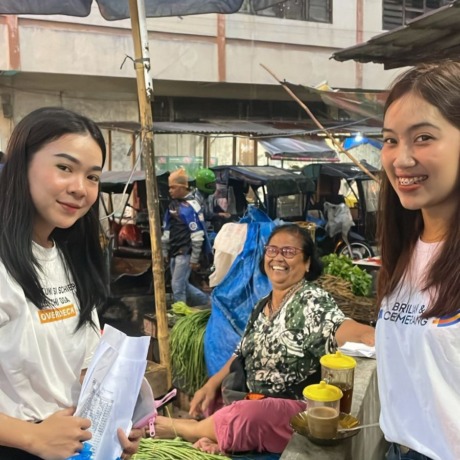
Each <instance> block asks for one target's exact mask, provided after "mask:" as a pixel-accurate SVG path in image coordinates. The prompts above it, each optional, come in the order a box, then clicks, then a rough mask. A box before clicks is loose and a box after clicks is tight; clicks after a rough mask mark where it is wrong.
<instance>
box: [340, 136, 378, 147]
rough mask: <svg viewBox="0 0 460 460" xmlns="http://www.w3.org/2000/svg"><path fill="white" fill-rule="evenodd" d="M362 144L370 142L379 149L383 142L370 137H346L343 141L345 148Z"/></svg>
mask: <svg viewBox="0 0 460 460" xmlns="http://www.w3.org/2000/svg"><path fill="white" fill-rule="evenodd" d="M363 144H370V145H372V146H373V147H375V148H377V149H381V148H382V146H383V143H382V142H381V141H379V140H377V139H372V138H370V137H356V136H355V137H348V138H347V139H345V140H344V142H343V148H344V149H345V150H348V149H352V148H354V147H358V146H359V145H363Z"/></svg>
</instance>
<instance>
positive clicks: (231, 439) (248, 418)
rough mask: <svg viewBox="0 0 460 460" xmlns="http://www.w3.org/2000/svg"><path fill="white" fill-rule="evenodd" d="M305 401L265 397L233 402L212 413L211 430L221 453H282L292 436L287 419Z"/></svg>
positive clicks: (301, 408)
mask: <svg viewBox="0 0 460 460" xmlns="http://www.w3.org/2000/svg"><path fill="white" fill-rule="evenodd" d="M305 408H306V407H305V402H302V401H297V400H292V399H281V398H266V399H262V400H258V401H251V400H249V401H248V400H243V401H236V402H234V403H233V404H230V405H229V406H225V407H223V408H222V409H219V410H218V411H217V412H215V413H214V415H213V417H214V429H215V432H216V437H217V443H218V444H219V449H220V450H221V451H222V452H228V453H232V452H248V451H250V452H273V453H281V452H283V450H284V449H285V448H286V445H287V443H288V442H289V440H290V439H291V436H292V433H293V431H292V428H291V427H290V425H289V421H290V419H291V418H292V417H293V416H294V415H296V414H298V413H299V412H302V411H304V410H305Z"/></svg>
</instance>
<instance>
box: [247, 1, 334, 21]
mask: <svg viewBox="0 0 460 460" xmlns="http://www.w3.org/2000/svg"><path fill="white" fill-rule="evenodd" d="M263 3H264V2H259V3H258V5H260V6H259V8H258V9H257V10H255V9H254V7H253V5H252V2H251V1H250V0H244V3H243V6H242V7H241V9H240V13H246V14H254V15H257V16H270V17H274V18H282V19H294V20H297V21H311V22H326V23H332V0H285V1H284V2H276V3H275V2H274V1H273V0H266V2H265V3H266V5H267V6H266V7H265V8H264V7H263V5H262V4H263Z"/></svg>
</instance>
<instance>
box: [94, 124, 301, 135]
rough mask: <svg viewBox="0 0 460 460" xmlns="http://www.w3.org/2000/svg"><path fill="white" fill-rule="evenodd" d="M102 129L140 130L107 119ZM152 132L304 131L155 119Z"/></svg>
mask: <svg viewBox="0 0 460 460" xmlns="http://www.w3.org/2000/svg"><path fill="white" fill-rule="evenodd" d="M98 125H99V127H101V128H103V129H111V130H114V131H122V132H127V133H136V132H138V131H139V130H140V124H139V123H134V122H124V121H122V122H115V121H107V122H100V123H98ZM153 132H154V133H156V134H197V135H210V134H220V135H223V134H231V135H245V136H254V137H263V136H295V135H302V134H304V133H305V130H303V129H300V128H299V129H278V128H275V127H273V126H271V125H270V124H262V123H254V122H251V121H243V120H241V121H240V120H237V121H231V120H230V121H213V122H205V121H203V122H196V123H186V122H177V121H174V122H168V121H156V122H154V123H153Z"/></svg>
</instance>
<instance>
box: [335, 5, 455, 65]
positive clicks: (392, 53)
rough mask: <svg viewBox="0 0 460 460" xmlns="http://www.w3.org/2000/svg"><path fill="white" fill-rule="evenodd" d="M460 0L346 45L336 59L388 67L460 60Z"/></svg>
mask: <svg viewBox="0 0 460 460" xmlns="http://www.w3.org/2000/svg"><path fill="white" fill-rule="evenodd" d="M459 24H460V0H455V1H453V2H452V3H450V4H449V5H446V6H443V7H441V8H438V9H436V10H434V11H432V12H430V13H427V14H424V15H422V16H418V17H417V18H416V19H413V20H412V21H410V22H408V23H407V25H405V26H402V27H398V28H397V29H394V30H392V31H390V32H386V33H383V34H380V35H377V36H375V37H373V38H371V39H370V40H369V41H367V42H366V43H362V44H359V45H356V46H351V47H349V48H345V49H343V50H341V51H337V52H335V53H334V54H333V55H332V58H333V59H336V60H337V61H347V60H350V59H354V60H355V61H358V62H375V63H379V64H384V67H385V69H394V68H398V67H405V66H413V65H416V64H418V63H421V62H434V61H437V60H439V59H443V58H452V59H460V26H459Z"/></svg>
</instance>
